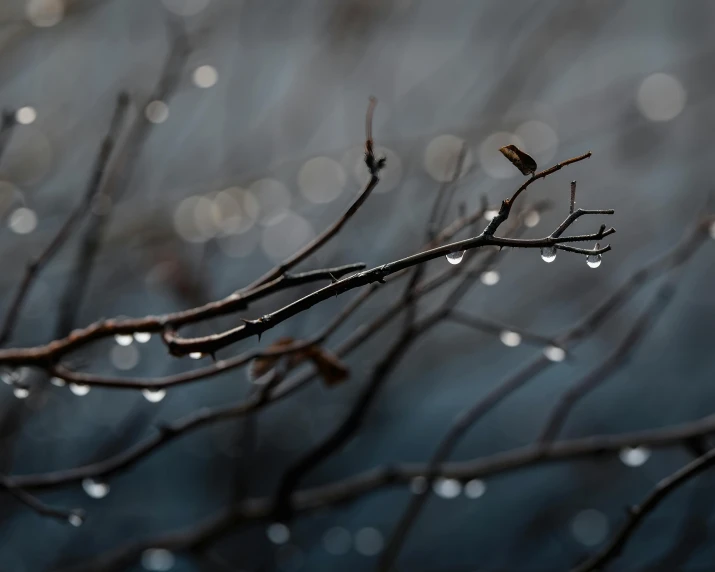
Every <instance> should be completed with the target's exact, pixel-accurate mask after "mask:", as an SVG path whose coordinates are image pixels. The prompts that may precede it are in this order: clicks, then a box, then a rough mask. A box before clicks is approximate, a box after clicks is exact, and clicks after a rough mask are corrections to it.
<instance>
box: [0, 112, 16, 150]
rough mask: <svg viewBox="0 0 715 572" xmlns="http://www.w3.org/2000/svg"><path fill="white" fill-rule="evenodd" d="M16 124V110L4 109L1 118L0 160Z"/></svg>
mask: <svg viewBox="0 0 715 572" xmlns="http://www.w3.org/2000/svg"><path fill="white" fill-rule="evenodd" d="M16 124H17V120H16V119H15V112H14V111H13V110H11V109H3V111H2V119H1V120H0V161H2V158H3V155H5V150H6V149H7V146H8V144H9V143H10V137H11V136H12V132H13V129H14V128H15V125H16Z"/></svg>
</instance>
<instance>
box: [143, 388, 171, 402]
mask: <svg viewBox="0 0 715 572" xmlns="http://www.w3.org/2000/svg"><path fill="white" fill-rule="evenodd" d="M142 395H143V396H144V398H145V399H146V400H147V401H149V402H151V403H159V402H160V401H161V400H162V399H164V397H166V389H149V388H147V389H142Z"/></svg>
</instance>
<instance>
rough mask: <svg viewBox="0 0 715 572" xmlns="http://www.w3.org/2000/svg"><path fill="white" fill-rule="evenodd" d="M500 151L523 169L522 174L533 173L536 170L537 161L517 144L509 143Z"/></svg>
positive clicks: (520, 169) (517, 166) (518, 167)
mask: <svg viewBox="0 0 715 572" xmlns="http://www.w3.org/2000/svg"><path fill="white" fill-rule="evenodd" d="M499 151H501V154H502V155H504V156H505V157H506V158H507V159H509V161H511V164H512V165H514V166H515V167H516V168H517V169H519V171H521V174H522V175H533V174H534V173H535V172H536V161H534V159H533V157H531V155H528V154H527V153H524V152H523V151H522V150H521V149H519V148H518V147H517V146H516V145H507V146H506V147H502V148H501V149H499Z"/></svg>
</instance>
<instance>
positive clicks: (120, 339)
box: [114, 334, 134, 346]
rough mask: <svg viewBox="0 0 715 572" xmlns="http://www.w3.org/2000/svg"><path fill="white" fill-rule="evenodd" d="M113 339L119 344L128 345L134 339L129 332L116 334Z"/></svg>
mask: <svg viewBox="0 0 715 572" xmlns="http://www.w3.org/2000/svg"><path fill="white" fill-rule="evenodd" d="M114 341H115V342H117V343H118V344H119V345H120V346H129V345H131V343H132V342H133V341H134V338H133V337H132V335H131V334H117V335H116V336H114Z"/></svg>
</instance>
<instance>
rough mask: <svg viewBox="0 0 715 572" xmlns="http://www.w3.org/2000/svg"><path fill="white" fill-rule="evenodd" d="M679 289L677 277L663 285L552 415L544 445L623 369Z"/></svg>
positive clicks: (562, 398) (546, 430)
mask: <svg viewBox="0 0 715 572" xmlns="http://www.w3.org/2000/svg"><path fill="white" fill-rule="evenodd" d="M675 286H676V280H675V279H673V278H671V279H669V280H668V281H667V282H666V283H665V284H663V285H662V286H661V287H660V288H659V289H658V292H657V293H656V294H655V296H654V297H653V300H652V301H651V303H650V304H648V306H646V308H645V309H644V310H643V311H642V312H641V314H640V315H639V316H638V318H637V319H636V320H635V322H634V323H633V326H632V327H631V329H630V330H629V331H628V333H627V334H626V337H625V338H624V339H623V341H622V342H621V343H620V344H618V347H616V349H615V350H614V351H613V353H611V355H610V356H608V357H607V358H606V359H604V360H603V361H602V362H601V363H600V364H599V365H598V366H597V367H596V368H595V369H594V370H593V371H591V372H589V373H588V374H587V375H586V376H584V377H583V378H582V379H581V380H580V381H578V382H577V383H575V384H574V385H572V386H571V388H570V389H569V390H568V391H566V392H565V393H564V394H563V396H562V397H561V399H560V400H559V401H558V403H557V404H556V406H555V407H554V408H553V410H552V412H551V414H550V415H549V418H548V420H547V422H546V425H545V427H544V429H543V431H542V433H541V437H540V438H539V441H540V442H541V443H542V444H543V443H548V442H550V441H553V440H554V439H555V438H556V436H557V435H558V434H559V432H560V431H561V428H562V427H563V426H564V423H565V422H566V419H567V417H568V415H569V413H570V412H571V410H572V409H573V407H574V406H575V405H576V403H578V402H579V401H580V400H581V399H582V398H583V397H584V396H586V395H587V394H589V393H590V392H591V391H593V390H594V389H596V388H597V387H598V386H599V385H600V384H601V383H603V382H604V381H605V380H606V379H608V378H609V377H611V376H612V375H613V374H614V373H615V372H616V371H617V370H618V369H619V368H620V367H622V366H623V365H624V364H625V363H626V361H627V360H628V358H629V357H630V355H631V354H632V353H633V352H634V351H635V350H636V349H637V348H638V346H639V345H640V343H641V342H642V341H643V339H644V338H645V337H646V335H647V334H648V333H650V332H652V331H653V327H654V325H655V323H656V322H657V321H658V319H659V318H660V317H661V316H662V315H663V313H664V312H665V309H666V308H667V307H668V306H669V305H670V302H671V300H672V299H673V295H674V294H675Z"/></svg>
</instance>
